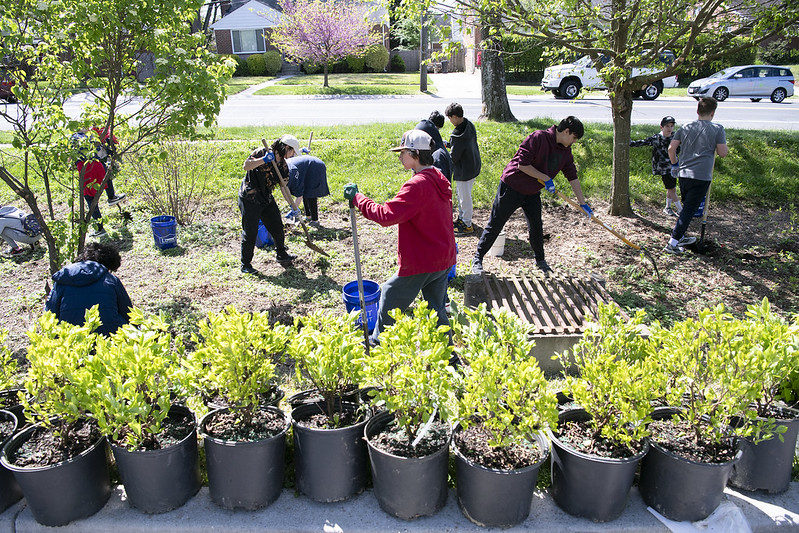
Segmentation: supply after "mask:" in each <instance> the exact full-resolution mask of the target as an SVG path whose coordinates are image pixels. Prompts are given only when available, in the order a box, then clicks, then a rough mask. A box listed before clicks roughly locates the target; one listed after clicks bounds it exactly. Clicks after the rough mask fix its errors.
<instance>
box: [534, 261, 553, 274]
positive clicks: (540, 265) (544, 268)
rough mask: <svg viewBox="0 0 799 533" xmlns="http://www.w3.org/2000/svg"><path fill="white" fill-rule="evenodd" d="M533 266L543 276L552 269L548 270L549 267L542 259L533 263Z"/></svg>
mask: <svg viewBox="0 0 799 533" xmlns="http://www.w3.org/2000/svg"><path fill="white" fill-rule="evenodd" d="M535 266H537V267H538V269H539V270H540V271H541V272H543V273H544V274H548V273H549V272H552V269H551V268H549V265H548V264H547V262H546V260H544V259H542V260H540V261H536V262H535Z"/></svg>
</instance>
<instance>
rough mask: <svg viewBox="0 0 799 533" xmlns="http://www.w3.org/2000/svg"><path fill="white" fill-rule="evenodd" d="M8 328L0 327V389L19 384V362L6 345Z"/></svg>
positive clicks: (12, 387)
mask: <svg viewBox="0 0 799 533" xmlns="http://www.w3.org/2000/svg"><path fill="white" fill-rule="evenodd" d="M6 338H8V330H7V329H2V328H0V390H6V389H14V388H16V387H18V386H19V380H20V377H21V376H20V375H19V363H17V360H16V359H15V358H14V354H12V353H11V350H9V349H8V346H6Z"/></svg>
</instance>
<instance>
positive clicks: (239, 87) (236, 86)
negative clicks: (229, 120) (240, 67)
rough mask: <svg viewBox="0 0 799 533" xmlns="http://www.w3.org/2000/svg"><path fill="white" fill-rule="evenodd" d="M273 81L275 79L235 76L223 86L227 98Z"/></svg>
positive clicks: (270, 77)
mask: <svg viewBox="0 0 799 533" xmlns="http://www.w3.org/2000/svg"><path fill="white" fill-rule="evenodd" d="M273 79H275V78H274V77H272V76H236V77H235V78H230V80H228V82H227V83H226V84H225V89H226V90H227V94H228V96H230V95H231V94H238V93H240V92H241V91H243V90H245V89H248V88H250V87H252V86H253V85H258V84H259V83H263V82H265V81H269V80H273Z"/></svg>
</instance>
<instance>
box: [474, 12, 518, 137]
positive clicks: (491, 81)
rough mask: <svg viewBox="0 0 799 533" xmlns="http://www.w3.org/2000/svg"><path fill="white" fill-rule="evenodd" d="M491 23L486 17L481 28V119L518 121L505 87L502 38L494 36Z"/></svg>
mask: <svg viewBox="0 0 799 533" xmlns="http://www.w3.org/2000/svg"><path fill="white" fill-rule="evenodd" d="M490 24H491V22H490V19H489V18H488V17H486V18H485V19H484V20H483V25H482V28H481V30H480V32H481V37H482V45H481V48H482V53H481V69H480V78H481V85H482V100H483V109H482V113H480V117H479V118H480V119H481V120H494V121H496V122H516V117H514V116H513V113H512V112H511V110H510V104H509V103H508V92H507V90H506V89H505V62H504V61H503V60H502V56H501V55H500V52H501V51H502V40H501V39H500V38H499V37H497V36H492V35H491V33H490V32H489V30H488V28H489V27H490V26H489V25H490Z"/></svg>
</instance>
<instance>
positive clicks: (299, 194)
mask: <svg viewBox="0 0 799 533" xmlns="http://www.w3.org/2000/svg"><path fill="white" fill-rule="evenodd" d="M286 163H287V164H288V166H289V183H288V186H289V192H290V193H291V194H292V196H295V197H296V198H297V203H299V202H300V201H302V207H303V210H304V211H305V216H307V217H308V218H309V219H310V222H308V225H309V226H313V227H315V228H318V227H319V226H320V224H319V200H318V199H319V198H322V197H323V196H327V195H329V194H330V189H329V188H328V186H327V167H326V166H325V163H324V161H322V160H321V159H319V158H318V157H314V156H312V155H300V156H296V157H289V158H288V159H286ZM297 216H299V215H297Z"/></svg>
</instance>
